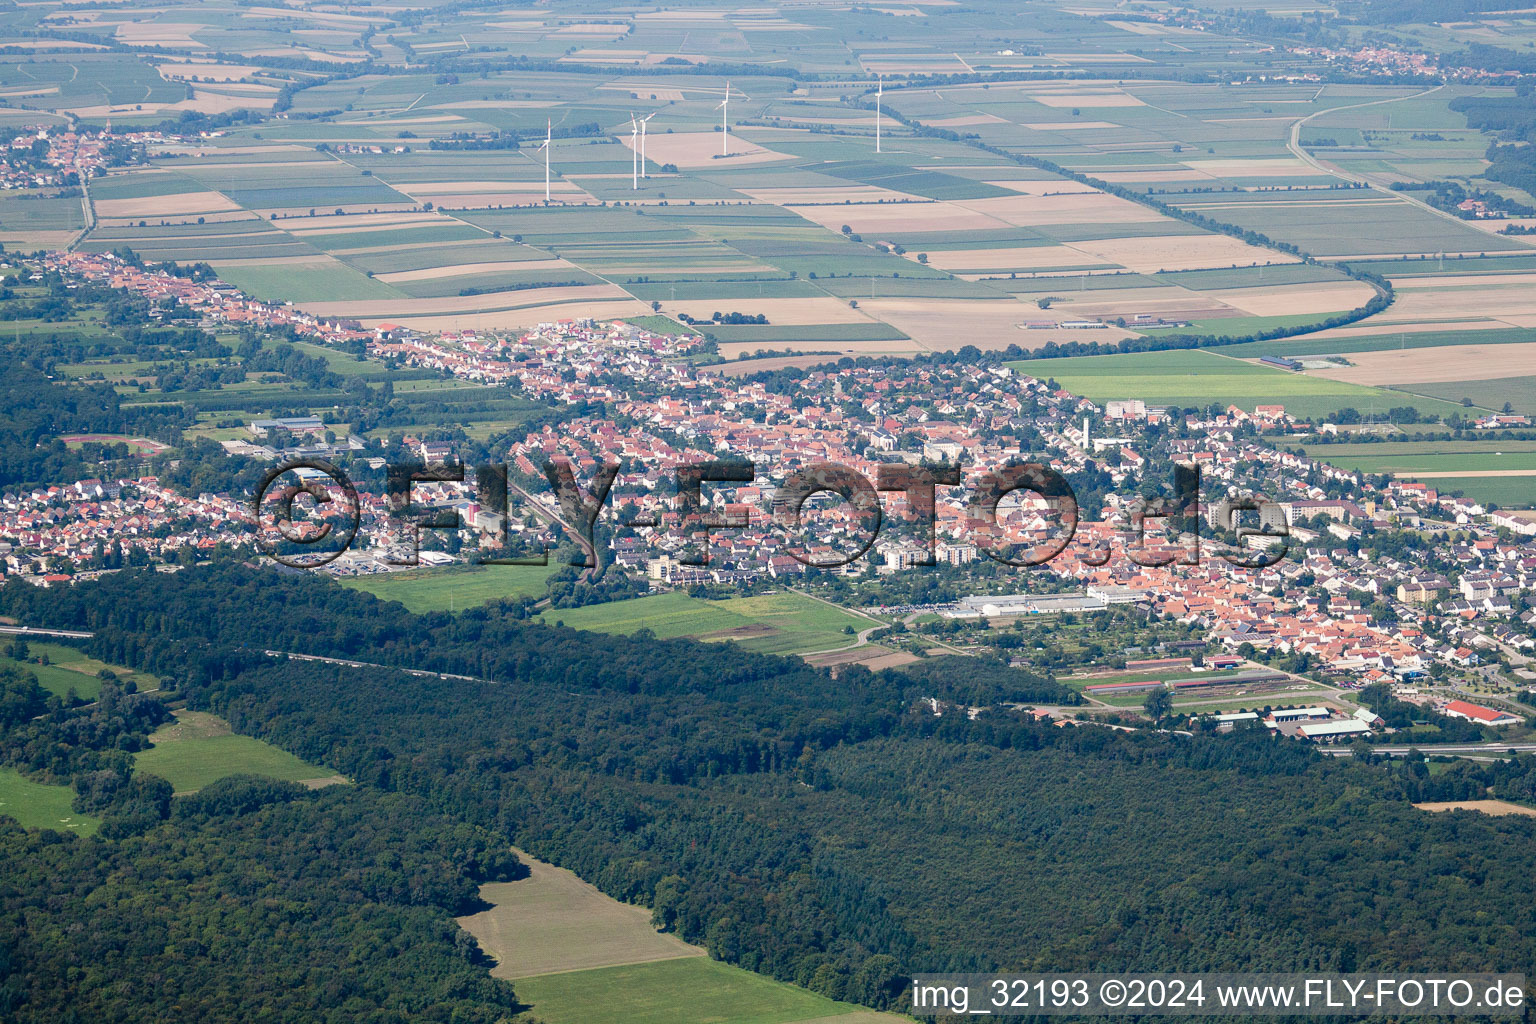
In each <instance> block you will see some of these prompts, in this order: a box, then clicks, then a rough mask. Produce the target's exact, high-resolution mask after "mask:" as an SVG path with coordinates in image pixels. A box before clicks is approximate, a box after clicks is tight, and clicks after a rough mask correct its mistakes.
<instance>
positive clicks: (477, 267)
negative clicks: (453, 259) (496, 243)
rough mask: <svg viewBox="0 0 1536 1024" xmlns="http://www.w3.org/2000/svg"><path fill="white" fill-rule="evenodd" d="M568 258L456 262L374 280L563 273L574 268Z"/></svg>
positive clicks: (388, 280)
mask: <svg viewBox="0 0 1536 1024" xmlns="http://www.w3.org/2000/svg"><path fill="white" fill-rule="evenodd" d="M574 269H575V267H574V266H573V265H572V264H571V263H570V262H568V261H566V260H511V261H507V260H502V261H499V262H495V263H455V264H451V265H449V266H446V267H426V268H424V269H422V270H397V271H395V272H394V273H389V274H375V275H373V277H374V280H376V281H383V282H384V283H385V284H394V283H396V282H398V281H435V280H437V279H438V278H443V277H463V276H465V275H467V274H495V273H499V272H501V271H504V270H518V271H522V270H544V271H549V272H551V273H561V272H565V271H570V270H574Z"/></svg>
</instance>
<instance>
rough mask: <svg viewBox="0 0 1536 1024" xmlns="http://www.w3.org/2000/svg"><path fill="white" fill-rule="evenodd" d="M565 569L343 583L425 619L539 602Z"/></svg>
mask: <svg viewBox="0 0 1536 1024" xmlns="http://www.w3.org/2000/svg"><path fill="white" fill-rule="evenodd" d="M560 569H561V566H560V565H559V564H557V563H555V562H553V560H551V563H550V564H549V565H450V566H444V567H443V568H440V569H403V570H396V571H394V572H385V573H373V574H371V575H367V576H348V577H344V578H342V579H341V581H340V582H341V585H342V586H344V587H349V588H351V589H352V590H362V591H365V592H367V593H369V594H372V595H373V596H375V597H377V598H379V599H380V600H383V601H399V602H400V603H401V604H403V605H405V607H406V608H407V609H409V610H410V611H412V612H416V613H417V614H420V613H422V612H445V611H463V610H464V609H466V608H474V607H476V606H478V605H482V604H487V603H489V602H491V601H500V600H502V599H503V598H512V597H524V596H533V597H536V596H538V595H541V594H543V593H544V592H545V591H546V590H547V589H548V587H549V577H550V576H552V575H553V574H554V573H556V572H558V571H560Z"/></svg>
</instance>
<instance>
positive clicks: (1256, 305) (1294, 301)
mask: <svg viewBox="0 0 1536 1024" xmlns="http://www.w3.org/2000/svg"><path fill="white" fill-rule="evenodd" d="M1217 294H1218V295H1219V296H1220V298H1221V301H1223V302H1225V303H1227V304H1228V305H1230V306H1236V307H1237V308H1238V309H1240V310H1242V311H1243V312H1245V313H1250V314H1252V315H1253V316H1286V315H1289V314H1291V313H1337V312H1340V311H1342V310H1346V309H1354V308H1356V307H1357V306H1363V305H1365V304H1366V303H1367V302H1369V301H1371V298H1372V296H1374V295H1375V294H1376V290H1375V289H1374V288H1372V287H1371V286H1370V285H1368V284H1365V283H1364V282H1361V281H1325V282H1322V283H1319V284H1288V285H1275V286H1274V287H1270V288H1264V287H1256V288H1223V289H1222V290H1221V291H1220V292H1218V293H1217Z"/></svg>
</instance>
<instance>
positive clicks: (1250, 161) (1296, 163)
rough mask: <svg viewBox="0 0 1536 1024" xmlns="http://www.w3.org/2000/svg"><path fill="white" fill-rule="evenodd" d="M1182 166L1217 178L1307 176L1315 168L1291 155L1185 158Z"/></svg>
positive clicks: (1312, 173) (1311, 173) (1315, 172)
mask: <svg viewBox="0 0 1536 1024" xmlns="http://www.w3.org/2000/svg"><path fill="white" fill-rule="evenodd" d="M1184 166H1186V167H1189V168H1192V169H1193V170H1197V171H1203V172H1204V173H1206V174H1209V175H1211V176H1212V177H1217V178H1309V177H1312V176H1313V175H1315V174H1317V169H1316V168H1314V167H1312V166H1311V165H1310V164H1308V163H1307V162H1306V161H1304V160H1299V159H1297V158H1296V157H1293V156H1272V157H1251V158H1244V157H1219V158H1217V159H1214V160H1185V161H1184Z"/></svg>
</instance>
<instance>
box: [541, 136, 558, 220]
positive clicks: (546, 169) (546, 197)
mask: <svg viewBox="0 0 1536 1024" xmlns="http://www.w3.org/2000/svg"><path fill="white" fill-rule="evenodd" d="M554 137H555V122H554V121H553V120H549V121H546V122H545V123H544V145H542V146H540V147H539V148H540V149H542V150H543V151H544V201H545V202H546V203H547V202H549V151H550V150H551V149H552V148H554V147H552V146H551V145H550V142H551V141H553V140H554Z"/></svg>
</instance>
